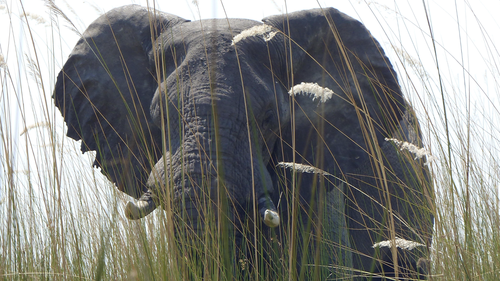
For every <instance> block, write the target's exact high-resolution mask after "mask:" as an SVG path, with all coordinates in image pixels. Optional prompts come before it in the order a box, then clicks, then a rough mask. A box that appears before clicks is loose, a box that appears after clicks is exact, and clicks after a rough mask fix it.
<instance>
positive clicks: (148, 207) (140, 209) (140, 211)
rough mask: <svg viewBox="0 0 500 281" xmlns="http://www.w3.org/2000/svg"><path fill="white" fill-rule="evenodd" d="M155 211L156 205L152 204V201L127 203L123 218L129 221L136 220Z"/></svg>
mask: <svg viewBox="0 0 500 281" xmlns="http://www.w3.org/2000/svg"><path fill="white" fill-rule="evenodd" d="M155 209H156V204H155V203H154V202H153V200H148V201H143V200H139V201H137V204H134V202H131V201H129V202H128V203H127V206H125V216H126V217H127V218H128V219H129V220H138V219H142V218H143V217H145V216H147V215H149V214H150V213H151V212H153V211H154V210H155Z"/></svg>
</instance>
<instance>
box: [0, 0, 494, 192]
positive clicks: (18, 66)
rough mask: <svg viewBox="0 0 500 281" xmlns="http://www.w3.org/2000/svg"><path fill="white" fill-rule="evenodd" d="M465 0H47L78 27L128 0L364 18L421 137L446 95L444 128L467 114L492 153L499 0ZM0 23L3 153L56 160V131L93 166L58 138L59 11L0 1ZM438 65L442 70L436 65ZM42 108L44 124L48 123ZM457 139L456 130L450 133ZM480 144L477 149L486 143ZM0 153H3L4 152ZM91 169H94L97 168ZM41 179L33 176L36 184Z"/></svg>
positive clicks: (225, 11)
mask: <svg viewBox="0 0 500 281" xmlns="http://www.w3.org/2000/svg"><path fill="white" fill-rule="evenodd" d="M471 2H472V1H470V2H469V1H463V0H455V1H453V0H435V1H415V0H409V1H405V0H397V1H395V0H392V1H389V0H379V1H361V0H359V1H358V0H356V1H354V0H353V1H349V0H323V1H312V0H293V1H282V0H248V1H243V0H223V1H207V0H198V1H196V0H193V1H191V0H190V1H186V0H175V1H174V0H165V1H146V0H137V1H123V0H121V1H114V0H111V1H110V0H106V1H102V0H101V1H70V0H67V1H59V0H56V1H54V3H55V4H56V5H57V6H58V7H59V8H60V9H61V10H62V11H63V12H64V14H65V15H66V16H67V17H68V18H69V19H70V20H71V22H72V24H73V25H74V27H75V28H76V29H77V30H78V31H79V32H83V31H84V30H85V28H86V27H87V26H88V25H89V24H90V23H91V22H92V21H93V20H95V19H96V18H97V17H99V16H100V15H102V14H103V13H104V12H106V11H109V10H110V9H112V8H114V7H118V6H121V5H125V4H132V3H134V4H140V5H144V6H147V5H149V6H155V7H157V9H159V10H161V11H163V12H167V13H171V14H175V15H177V16H180V17H183V18H186V19H190V20H196V19H200V18H201V19H205V18H214V17H216V18H225V17H229V18H248V19H253V20H257V21H259V20H261V19H262V18H264V17H266V16H270V15H275V14H285V13H287V12H293V11H298V10H303V9H310V8H318V7H335V8H337V9H339V10H341V11H342V12H344V13H346V14H348V15H350V16H351V17H354V18H356V19H358V20H360V21H361V22H363V23H364V24H365V25H366V26H367V28H368V29H369V30H370V31H371V32H372V33H373V35H374V37H375V38H377V39H378V40H379V41H380V43H381V45H382V46H383V48H384V49H385V51H386V53H387V54H388V56H389V58H390V59H391V61H392V62H393V64H394V66H395V69H396V71H397V72H398V73H399V78H400V83H401V85H402V88H403V91H404V93H405V95H406V97H407V98H408V99H409V100H410V101H411V102H412V103H413V104H414V106H415V108H416V110H417V114H418V115H419V118H420V120H421V122H422V125H423V127H424V128H425V130H426V131H427V133H428V135H433V134H436V133H434V132H433V129H432V128H433V127H434V126H436V127H439V126H445V125H446V123H445V122H444V116H443V104H442V96H441V93H444V95H445V96H446V100H447V101H449V102H450V103H451V104H450V105H448V110H450V113H449V114H451V115H450V116H448V118H449V119H450V120H452V121H451V123H453V122H454V123H457V124H451V123H450V126H456V127H457V129H458V128H459V127H460V126H463V124H464V123H463V121H466V122H471V123H472V124H474V128H476V130H477V134H480V135H481V136H482V138H485V139H487V138H489V139H491V142H490V145H491V147H490V148H488V149H487V151H486V152H484V151H483V153H490V154H491V155H499V153H498V146H497V144H498V139H499V138H497V136H498V135H499V131H498V129H497V128H496V127H497V126H495V122H494V120H498V117H500V116H499V115H500V114H499V111H498V109H499V108H500V102H499V96H500V95H499V89H500V87H498V86H499V85H498V83H499V82H498V81H497V79H498V77H500V76H499V75H498V74H499V73H498V72H499V71H498V69H500V67H499V66H498V65H499V64H500V61H499V58H500V56H498V50H497V49H496V48H497V47H498V46H500V32H499V29H500V26H499V22H498V20H497V16H498V15H497V13H498V11H500V2H499V1H494V0H489V1H473V2H474V3H471ZM426 11H427V13H426ZM0 26H2V29H1V30H0V54H1V55H2V58H3V60H4V61H5V65H3V66H1V68H0V75H1V77H0V83H1V85H2V95H0V116H2V117H3V120H0V124H1V126H2V128H3V130H2V131H1V132H2V133H3V134H4V136H2V141H3V142H4V143H3V144H0V159H4V158H3V157H9V158H10V159H11V162H12V163H14V168H15V170H17V171H25V170H28V171H29V168H27V167H26V166H27V165H30V164H29V163H28V162H30V161H31V163H35V164H36V165H35V166H36V167H42V166H43V165H42V164H43V163H44V161H49V162H50V161H63V160H51V159H49V158H47V156H45V154H44V153H43V151H44V150H45V149H47V146H48V145H49V143H50V142H51V141H52V140H53V139H56V140H57V141H59V142H61V143H62V142H64V143H65V147H66V149H67V150H64V151H63V154H64V155H65V157H67V158H66V159H68V160H65V161H67V162H66V163H68V164H71V165H75V163H79V165H78V167H80V168H79V169H88V170H89V173H92V168H91V164H90V163H91V159H92V155H91V154H87V155H81V154H80V153H79V152H78V146H79V144H78V143H75V142H73V141H72V140H69V139H67V138H65V137H64V131H65V127H64V126H65V125H64V124H63V121H62V117H61V116H60V114H59V112H58V111H56V109H55V107H54V106H53V102H52V101H51V93H52V90H53V87H54V84H55V79H56V75H57V73H58V72H59V70H60V68H61V67H62V65H63V64H64V62H65V60H66V59H67V57H68V55H69V54H70V52H71V50H72V48H73V47H74V45H75V44H76V42H77V40H78V38H79V37H78V34H77V33H76V32H74V31H72V30H71V29H72V28H71V24H69V22H67V21H66V20H65V19H63V17H61V16H56V15H54V14H51V13H50V12H49V9H48V8H47V6H46V2H45V1H40V0H25V1H13V0H7V1H6V0H4V1H0ZM28 26H29V28H28ZM6 27H9V28H6ZM431 35H432V36H431ZM33 46H35V47H36V48H34V47H33ZM436 54H437V56H436ZM30 65H31V66H33V65H38V68H36V67H35V68H33V67H31V68H30ZM7 69H8V71H7ZM437 69H440V70H441V71H440V73H438V72H437ZM440 75H441V76H440ZM443 89H444V90H443ZM13 94H14V95H13ZM47 116H49V117H50V118H49V119H50V121H51V122H47ZM453 120H455V121H453ZM432 124H434V125H432ZM48 126H53V127H55V128H56V130H55V131H56V132H60V134H59V133H56V134H51V133H50V132H51V131H50V130H44V128H46V127H48ZM455 137H456V138H459V137H461V136H460V134H456V135H455ZM6 139H9V140H11V141H5V140H6ZM429 139H431V138H430V137H429ZM433 139H434V140H429V141H428V144H427V145H428V146H429V147H430V148H431V150H432V149H433V148H434V149H437V147H438V146H439V145H440V144H439V142H440V141H443V142H444V141H446V135H445V134H442V133H439V134H438V135H437V136H436V138H433ZM478 146H479V147H477V149H478V150H479V151H482V150H486V148H485V147H480V145H478ZM6 151H10V155H6V154H9V153H6ZM27 159H31V160H30V161H28V160H27ZM69 159H71V160H69ZM60 164H61V166H60V167H61V168H64V167H66V166H65V165H64V163H62V162H61V163H60ZM31 165H33V164H31ZM48 166H49V167H50V165H48ZM6 169H7V168H6V167H5V166H2V168H1V169H0V179H2V182H4V181H5V178H3V177H2V175H3V174H5V171H6ZM20 174H22V173H20ZM96 176H97V177H98V176H99V175H98V173H97V174H96ZM102 181H105V179H102ZM43 182H44V181H43V180H40V185H43V184H44V183H43ZM0 192H3V191H0ZM1 196H2V194H0V198H1Z"/></svg>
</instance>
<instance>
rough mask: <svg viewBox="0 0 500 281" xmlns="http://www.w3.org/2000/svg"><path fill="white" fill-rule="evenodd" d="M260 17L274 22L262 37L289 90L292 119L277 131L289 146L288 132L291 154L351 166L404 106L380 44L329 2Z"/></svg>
mask: <svg viewBox="0 0 500 281" xmlns="http://www.w3.org/2000/svg"><path fill="white" fill-rule="evenodd" d="M263 22H264V23H265V24H266V25H268V26H271V27H272V29H273V30H275V29H278V30H279V32H278V33H277V34H276V35H275V36H274V37H273V38H272V40H270V42H269V44H270V45H271V51H272V52H274V53H275V54H277V55H276V57H278V58H279V60H280V61H279V62H278V65H273V69H275V70H277V71H275V72H276V75H277V76H278V77H280V78H281V81H282V83H283V84H284V85H285V87H286V88H287V89H291V91H290V95H292V96H294V98H293V101H294V107H293V108H292V109H293V112H294V114H293V117H292V118H295V123H294V124H295V127H294V128H293V129H290V130H288V135H287V133H286V130H285V133H284V136H283V139H284V142H286V145H288V146H291V145H292V141H291V139H292V135H293V136H294V139H295V141H294V149H293V150H294V153H296V157H295V158H294V159H295V161H296V162H302V163H304V164H309V165H314V166H315V167H318V168H321V169H325V170H327V171H329V172H330V173H335V174H336V175H339V176H340V175H341V174H343V173H346V172H353V171H356V170H357V169H358V168H359V166H360V165H361V163H364V162H365V161H366V160H368V159H369V155H370V154H372V153H374V152H373V151H374V147H375V145H374V144H375V142H374V141H375V140H377V141H378V142H382V141H383V139H384V137H388V136H390V135H391V132H392V131H393V130H395V128H397V125H398V123H399V121H400V120H401V118H402V115H403V114H404V111H405V101H404V99H403V97H402V94H401V91H400V88H399V85H398V82H397V78H396V74H395V72H394V71H393V68H392V66H391V64H390V62H389V60H388V58H387V57H386V56H385V54H384V51H383V50H382V48H381V47H380V45H379V43H378V42H377V41H376V40H375V39H374V38H373V36H372V35H371V34H370V32H369V31H368V30H367V29H366V28H365V27H364V26H363V24H361V23H360V22H359V21H357V20H355V19H353V18H351V17H349V16H347V15H345V14H343V13H341V12H339V11H338V10H336V9H334V8H327V9H313V10H307V11H300V12H295V13H290V14H287V15H281V16H272V17H269V18H265V19H264V20H263ZM273 64H274V62H273ZM301 83H304V84H302V85H301V86H298V87H293V86H295V85H299V84H301ZM284 154H285V155H284V159H283V161H291V160H292V159H291V158H293V157H290V155H292V154H293V153H291V152H288V153H287V152H286V151H285V153H284ZM325 155H326V156H325ZM287 157H288V159H287ZM325 157H326V158H325ZM327 158H328V159H327Z"/></svg>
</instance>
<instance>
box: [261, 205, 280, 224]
mask: <svg viewBox="0 0 500 281" xmlns="http://www.w3.org/2000/svg"><path fill="white" fill-rule="evenodd" d="M264 223H265V224H266V225H267V226H269V227H277V226H278V225H280V215H279V214H278V212H276V211H273V210H269V209H267V210H266V211H265V212H264Z"/></svg>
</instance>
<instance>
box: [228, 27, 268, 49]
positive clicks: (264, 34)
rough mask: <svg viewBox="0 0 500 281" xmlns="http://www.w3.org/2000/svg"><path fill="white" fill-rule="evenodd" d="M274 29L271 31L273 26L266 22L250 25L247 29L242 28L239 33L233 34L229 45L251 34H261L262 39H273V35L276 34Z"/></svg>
mask: <svg viewBox="0 0 500 281" xmlns="http://www.w3.org/2000/svg"><path fill="white" fill-rule="evenodd" d="M276 33H277V32H276V31H273V28H272V27H271V26H269V25H267V24H262V25H256V26H253V27H250V28H249V29H246V30H243V31H242V32H241V33H240V34H238V35H236V36H234V38H233V42H232V44H231V45H234V44H236V43H238V42H240V41H242V40H244V39H245V38H248V37H253V36H259V35H262V38H263V39H264V41H269V40H271V39H273V37H274V36H275V35H276Z"/></svg>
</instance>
